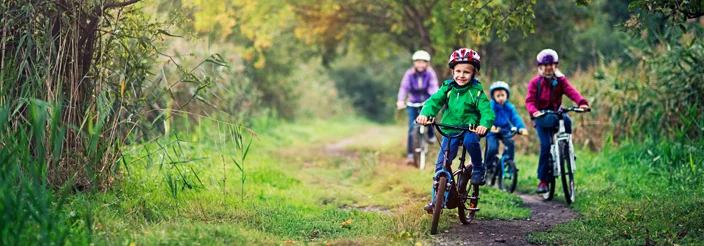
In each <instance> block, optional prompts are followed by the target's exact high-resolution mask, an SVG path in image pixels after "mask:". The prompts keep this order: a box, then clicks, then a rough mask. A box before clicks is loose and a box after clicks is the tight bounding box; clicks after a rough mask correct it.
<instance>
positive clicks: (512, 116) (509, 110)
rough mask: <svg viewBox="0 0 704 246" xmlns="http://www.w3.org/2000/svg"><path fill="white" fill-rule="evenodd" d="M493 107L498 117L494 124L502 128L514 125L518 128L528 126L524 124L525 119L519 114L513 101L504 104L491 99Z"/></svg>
mask: <svg viewBox="0 0 704 246" xmlns="http://www.w3.org/2000/svg"><path fill="white" fill-rule="evenodd" d="M491 108H492V109H493V110H494V113H495V114H496V119H495V120H494V125H495V126H498V127H501V128H506V129H508V128H511V126H514V127H516V128H518V129H524V128H526V126H525V125H524V124H523V120H521V117H520V116H519V115H518V112H517V111H516V107H514V106H513V104H512V103H510V102H506V103H504V105H501V104H499V103H497V102H496V101H494V100H491Z"/></svg>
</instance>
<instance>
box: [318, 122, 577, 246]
mask: <svg viewBox="0 0 704 246" xmlns="http://www.w3.org/2000/svg"><path fill="white" fill-rule="evenodd" d="M379 131H380V129H378V128H372V129H369V131H367V132H365V133H364V134H361V135H358V136H354V137H350V138H346V139H343V140H341V141H338V142H336V143H334V144H330V145H327V146H325V150H326V153H327V154H328V155H332V156H347V157H353V156H355V155H356V154H357V153H355V152H353V151H345V150H344V149H345V147H346V146H348V145H350V144H353V143H355V142H357V141H364V140H365V139H366V137H367V136H370V135H372V134H378V133H379ZM399 163H400V161H399ZM519 196H520V197H521V198H522V199H523V203H524V207H525V208H528V209H530V210H531V212H532V213H531V218H530V219H527V220H510V221H507V220H484V221H473V222H472V223H471V224H469V225H461V224H459V223H458V224H457V225H455V226H453V228H452V229H450V230H449V231H446V232H443V233H440V234H439V235H437V236H434V237H433V242H434V243H435V245H443V246H444V245H528V244H529V243H528V241H526V236H527V235H528V234H529V233H531V232H537V231H547V230H548V229H550V227H552V226H555V225H557V224H560V223H564V222H567V221H570V220H573V219H575V218H577V213H575V212H574V211H572V210H571V209H569V208H568V207H567V206H565V204H564V201H562V200H557V201H549V202H546V201H543V199H542V197H539V196H537V195H535V194H522V195H519ZM480 206H481V205H480Z"/></svg>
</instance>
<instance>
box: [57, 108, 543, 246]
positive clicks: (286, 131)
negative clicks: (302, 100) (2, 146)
mask: <svg viewBox="0 0 704 246" xmlns="http://www.w3.org/2000/svg"><path fill="white" fill-rule="evenodd" d="M201 127H202V128H203V131H195V132H191V133H189V134H184V135H183V136H181V137H182V142H181V143H180V144H179V145H178V148H175V147H173V148H166V149H162V148H161V147H160V146H159V145H157V144H150V145H137V146H133V147H131V149H129V150H128V151H129V152H130V153H131V156H132V157H133V158H132V159H131V160H127V162H126V163H127V164H125V165H124V167H123V168H124V169H123V175H122V178H121V179H120V180H119V181H118V182H117V183H116V185H115V186H114V187H113V188H112V189H111V190H110V191H108V192H107V193H104V194H92V195H79V196H76V197H73V198H72V199H71V203H72V204H74V205H81V206H69V207H83V208H86V209H84V210H85V211H75V213H77V214H78V215H84V214H92V215H94V221H92V222H91V223H92V224H93V227H94V228H95V234H96V235H97V237H96V239H97V240H98V241H99V242H103V243H109V244H128V243H131V242H134V243H136V244H138V245H141V244H170V245H171V244H177V245H192V244H204V245H208V244H228V245H231V244H253V243H254V244H286V243H287V242H288V243H293V242H296V243H298V244H301V243H313V244H328V243H331V244H363V245H364V244H377V245H379V244H408V243H415V242H421V243H423V244H424V243H425V242H426V240H428V239H429V235H428V231H429V224H430V216H429V215H427V214H425V213H424V212H423V211H422V206H423V205H424V204H425V203H426V202H427V201H428V199H429V198H430V190H429V187H430V185H431V175H432V171H430V170H428V171H426V172H420V171H418V170H417V169H414V168H411V167H408V166H405V165H403V163H402V162H403V160H404V159H403V152H404V151H403V146H404V142H403V134H404V131H405V130H404V129H403V127H401V126H380V125H376V124H373V123H369V122H366V121H361V120H340V121H335V122H332V121H327V122H326V121H320V120H318V121H310V122H304V123H299V124H282V125H277V126H276V127H272V128H269V129H258V130H257V132H258V133H259V135H258V138H259V139H258V140H254V142H253V144H252V147H251V150H250V152H249V153H248V156H247V158H246V161H245V163H244V165H243V166H244V174H245V178H246V179H245V182H244V189H242V186H241V185H242V183H241V178H242V175H241V172H240V170H239V169H238V168H237V167H236V165H235V164H234V163H233V162H232V161H231V160H230V156H236V155H237V153H236V151H235V150H234V148H227V147H224V146H226V144H222V143H220V144H218V143H216V142H217V141H210V140H212V139H217V138H219V137H218V136H216V135H217V134H213V135H211V136H206V135H205V134H203V133H206V132H217V131H206V130H205V129H212V128H213V127H214V126H205V125H203V126H201ZM184 139H187V140H184ZM341 141H342V142H343V143H344V144H340V142H341ZM204 142H206V143H204ZM207 142H213V144H208V143H207ZM171 145H172V146H173V145H174V144H171ZM330 146H333V148H332V149H329V148H330ZM334 146H338V147H339V148H335V147H334ZM228 149H229V150H228ZM166 153H168V154H166ZM168 156H179V157H181V158H182V159H195V161H193V162H188V163H179V164H172V165H169V164H160V163H162V159H166V161H164V162H166V163H168ZM201 158H202V159H201ZM431 159H435V157H434V156H433V157H432V158H431ZM242 190H244V193H242ZM482 191H483V192H484V193H483V194H484V195H483V196H484V197H487V198H486V199H485V200H482V201H483V203H482V204H481V208H482V211H481V213H479V214H478V216H479V219H493V218H499V219H524V218H527V217H528V216H529V214H530V211H529V210H527V209H524V208H520V205H521V199H520V198H518V197H517V196H515V195H511V194H506V193H504V192H500V191H498V190H495V189H489V188H485V189H483V190H482ZM485 201H486V202H485ZM457 223H458V219H457V217H456V214H455V213H454V212H451V213H446V215H445V216H444V218H443V220H442V225H441V228H449V227H450V226H452V225H453V224H457Z"/></svg>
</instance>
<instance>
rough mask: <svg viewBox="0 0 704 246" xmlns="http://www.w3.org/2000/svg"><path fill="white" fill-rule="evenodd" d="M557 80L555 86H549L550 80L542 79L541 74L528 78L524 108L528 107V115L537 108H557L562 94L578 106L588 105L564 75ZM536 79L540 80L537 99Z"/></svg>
mask: <svg viewBox="0 0 704 246" xmlns="http://www.w3.org/2000/svg"><path fill="white" fill-rule="evenodd" d="M557 80H558V83H557V85H555V86H551V83H552V81H551V80H547V79H543V76H541V75H538V76H537V77H535V78H533V79H532V80H530V83H529V84H528V96H526V109H528V113H529V114H530V115H533V113H535V112H537V111H538V110H544V109H550V110H557V109H558V108H559V107H560V105H562V95H567V97H569V98H570V99H572V101H574V102H576V103H577V105H579V106H582V105H589V103H588V102H587V100H586V99H584V97H582V95H580V94H579V92H577V90H575V89H574V87H572V85H570V82H569V81H567V78H566V77H564V76H563V77H559V78H557ZM538 81H540V82H541V84H540V90H541V92H540V99H537V97H538Z"/></svg>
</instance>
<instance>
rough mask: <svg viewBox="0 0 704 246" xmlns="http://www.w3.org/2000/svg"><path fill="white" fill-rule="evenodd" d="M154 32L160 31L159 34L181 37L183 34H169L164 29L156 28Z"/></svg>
mask: <svg viewBox="0 0 704 246" xmlns="http://www.w3.org/2000/svg"><path fill="white" fill-rule="evenodd" d="M156 32H158V33H161V34H164V35H166V36H169V37H175V38H183V36H180V35H174V34H171V33H169V32H167V31H166V30H163V29H157V30H156Z"/></svg>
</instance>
